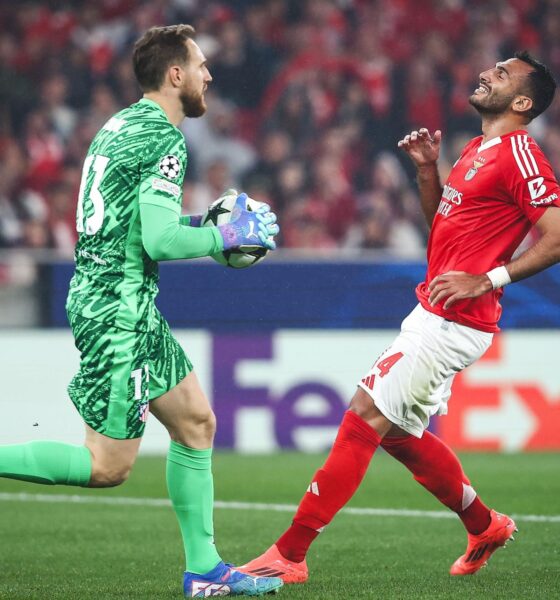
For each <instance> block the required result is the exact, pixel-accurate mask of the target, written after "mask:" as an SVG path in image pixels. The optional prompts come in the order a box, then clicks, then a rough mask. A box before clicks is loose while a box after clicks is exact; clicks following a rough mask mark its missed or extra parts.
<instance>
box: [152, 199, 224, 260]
mask: <svg viewBox="0 0 560 600" xmlns="http://www.w3.org/2000/svg"><path fill="white" fill-rule="evenodd" d="M140 219H141V221H142V243H143V245H144V249H145V250H146V252H147V253H148V256H149V257H150V258H151V259H152V260H155V261H162V260H178V259H184V258H199V257H202V256H211V255H212V254H216V253H217V252H220V251H221V250H222V249H223V239H222V236H221V235H220V234H219V232H218V230H217V228H216V227H189V226H185V225H182V224H181V222H180V219H179V215H177V214H175V213H174V212H173V211H172V210H169V209H167V208H162V207H161V206H155V205H152V204H145V203H141V204H140Z"/></svg>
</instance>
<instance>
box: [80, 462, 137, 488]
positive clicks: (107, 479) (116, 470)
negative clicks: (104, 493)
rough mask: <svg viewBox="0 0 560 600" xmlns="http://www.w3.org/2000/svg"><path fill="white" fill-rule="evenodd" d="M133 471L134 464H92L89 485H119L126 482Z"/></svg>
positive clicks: (99, 486)
mask: <svg viewBox="0 0 560 600" xmlns="http://www.w3.org/2000/svg"><path fill="white" fill-rule="evenodd" d="M131 471H132V465H113V466H107V465H96V464H95V463H94V464H93V465H92V470H91V478H90V480H89V487H95V488H108V487H117V486H118V485H121V484H122V483H124V482H125V481H126V480H127V479H128V476H129V475H130V472H131Z"/></svg>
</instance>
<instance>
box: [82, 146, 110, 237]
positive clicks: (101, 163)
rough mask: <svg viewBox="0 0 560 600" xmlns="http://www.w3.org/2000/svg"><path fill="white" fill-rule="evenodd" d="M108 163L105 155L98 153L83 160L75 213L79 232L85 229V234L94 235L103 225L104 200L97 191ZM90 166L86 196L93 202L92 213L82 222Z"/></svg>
mask: <svg viewBox="0 0 560 600" xmlns="http://www.w3.org/2000/svg"><path fill="white" fill-rule="evenodd" d="M108 164H109V159H108V158H107V157H106V156H100V155H99V154H92V155H91V156H88V157H87V158H86V160H85V161H84V168H83V169H82V180H81V181H80V191H79V193H78V211H77V214H76V229H77V231H78V232H80V233H81V232H83V231H85V232H86V234H87V235H94V234H96V233H97V232H98V231H99V230H100V229H101V225H103V217H104V216H105V201H104V200H103V196H102V195H101V192H100V191H99V185H100V183H101V180H102V179H103V174H104V173H105V169H106V168H107V165H108ZM92 168H93V171H94V176H93V183H92V184H91V189H90V190H89V194H88V197H89V199H90V200H91V202H92V204H93V214H91V215H90V216H89V217H88V218H87V219H85V223H84V198H85V195H86V185H87V179H88V176H89V172H90V170H91V169H92Z"/></svg>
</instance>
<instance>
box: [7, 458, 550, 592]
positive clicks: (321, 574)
mask: <svg viewBox="0 0 560 600" xmlns="http://www.w3.org/2000/svg"><path fill="white" fill-rule="evenodd" d="M323 458H324V457H323V456H317V455H303V454H296V453H284V454H279V455H274V456H240V455H235V454H230V453H219V452H218V453H216V454H215V459H214V474H215V488H216V500H219V501H223V502H229V501H241V502H250V503H256V502H259V503H275V504H297V502H298V501H299V499H300V497H301V495H302V493H303V491H304V490H305V488H306V486H307V485H308V483H309V480H310V477H311V475H312V473H313V472H314V470H315V469H316V468H317V467H318V466H319V465H320V464H321V462H322V460H323ZM462 458H463V461H464V466H465V469H466V471H467V473H468V474H469V476H470V477H471V479H472V482H473V485H474V486H475V487H476V488H477V489H478V491H479V493H480V494H481V497H482V498H483V499H484V500H485V501H486V502H487V503H488V504H489V505H490V506H492V507H495V508H497V509H498V510H501V511H503V512H507V513H509V514H516V515H520V518H519V520H518V526H519V533H518V534H517V535H516V541H515V542H512V543H510V544H509V545H508V547H507V549H505V550H498V551H497V552H496V554H495V555H494V556H493V558H492V560H491V561H490V565H489V567H488V568H487V569H483V570H482V571H481V572H479V573H478V574H477V575H475V576H472V577H466V578H452V577H450V576H449V575H448V569H449V566H450V564H451V563H452V562H453V560H455V558H456V557H457V556H458V555H459V554H461V553H462V552H463V550H464V547H465V540H466V536H465V533H464V530H463V528H462V526H461V524H460V522H459V520H458V519H455V518H454V519H447V518H426V517H410V516H406V517H405V516H371V515H370V516H365V515H356V514H344V513H342V514H340V515H338V516H337V517H336V518H335V520H334V522H333V523H332V524H331V526H330V527H329V528H328V529H327V530H326V531H325V533H323V534H322V535H321V536H319V539H318V540H317V542H316V543H315V544H314V546H313V548H312V549H311V552H310V554H309V560H308V563H309V567H310V573H311V577H310V580H309V582H308V583H307V584H305V585H298V586H286V587H284V588H283V589H282V590H281V592H280V594H281V595H280V596H277V597H278V598H279V600H280V599H281V598H286V599H288V598H290V599H291V598H301V599H303V600H305V599H323V598H371V599H389V600H393V599H395V600H400V599H402V600H408V599H414V600H416V599H426V600H428V599H430V600H435V599H442V600H443V599H445V600H450V599H457V600H465V599H467V600H468V599H473V598H480V599H492V600H493V599H502V598H503V599H504V600H505V599H507V600H522V599H523V600H524V599H527V598H530V599H531V600H535V599H543V600H553V599H555V598H560V544H559V539H560V518H558V515H560V469H559V459H560V456H559V455H558V454H524V455H491V454H466V455H463V457H462ZM20 492H24V493H27V494H33V495H35V494H57V495H61V494H68V495H73V494H79V495H80V496H93V497H95V498H120V497H131V498H139V499H145V498H166V489H165V479H164V459H163V458H159V457H142V458H140V459H139V460H138V463H137V465H136V467H135V470H134V472H133V475H132V477H131V479H130V480H129V481H128V482H127V483H126V484H125V485H124V486H121V487H119V488H115V489H111V490H82V489H77V488H68V487H59V486H56V487H46V486H35V485H32V484H22V483H19V482H13V481H8V480H0V598H2V599H8V600H16V599H37V600H39V599H41V600H43V599H48V600H51V599H52V600H73V599H76V600H78V599H79V600H87V599H95V600H104V599H135V600H138V599H150V600H157V599H164V598H165V599H168V600H172V599H179V598H181V597H182V595H181V573H182V568H183V563H182V550H181V544H180V538H179V532H178V528H177V526H176V523H175V518H174V514H173V512H172V510H171V508H170V507H169V506H167V505H165V504H164V505H162V506H149V505H143V504H142V503H141V502H140V503H139V504H138V505H130V504H121V505H119V504H99V503H95V504H93V503H84V504H79V503H76V502H60V501H59V502H56V503H54V502H39V501H37V500H38V499H37V498H36V497H33V498H28V500H30V501H25V502H24V501H21V500H17V499H15V497H14V496H13V495H14V494H16V493H20ZM350 506H352V507H371V508H376V507H377V508H392V509H418V510H428V511H439V510H441V509H442V507H441V506H440V505H439V504H438V503H437V501H435V500H434V499H433V498H432V497H431V496H430V495H429V494H428V493H427V492H426V491H424V490H423V489H422V488H421V487H420V486H419V485H418V484H417V483H415V482H414V481H413V480H412V478H411V476H410V474H409V473H408V472H407V471H406V470H405V469H404V468H403V467H402V466H401V465H400V464H398V463H396V462H395V461H394V460H392V459H391V458H390V457H388V456H387V455H383V454H382V453H379V455H377V456H376V457H375V458H374V460H373V462H372V466H371V467H370V470H369V472H368V474H367V476H366V480H365V482H364V484H363V485H362V487H361V489H360V490H359V492H358V494H356V496H355V497H354V498H353V500H352V502H351V503H350ZM522 515H541V516H549V517H555V516H556V518H549V519H548V520H541V521H536V520H526V519H523V518H522ZM290 519H291V513H290V512H274V511H271V510H255V509H244V510H233V509H231V508H218V509H217V510H216V513H215V526H216V542H217V544H218V547H219V549H220V551H221V553H222V556H223V557H224V558H225V559H226V560H227V561H231V562H235V563H238V564H240V563H243V562H246V561H247V560H249V559H251V558H253V557H254V556H256V555H257V554H258V553H260V552H261V551H263V550H264V549H266V548H267V547H268V546H269V545H270V544H271V543H272V542H273V541H274V540H275V539H276V537H277V536H278V535H279V534H280V533H281V532H282V531H283V530H284V528H285V527H286V526H287V524H288V523H289V522H290Z"/></svg>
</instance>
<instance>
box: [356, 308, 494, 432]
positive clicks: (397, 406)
mask: <svg viewBox="0 0 560 600" xmlns="http://www.w3.org/2000/svg"><path fill="white" fill-rule="evenodd" d="M492 338H493V334H492V333H487V332H485V331H479V330H478V329H473V328H472V327H466V326H465V325H459V324H458V323H454V322H453V321H448V320H446V319H444V318H443V317H440V316H438V315H434V314H433V313H431V312H428V311H427V310H426V309H425V308H423V307H422V306H421V305H420V304H418V305H417V306H416V308H415V309H414V310H413V311H412V312H411V313H410V314H409V315H408V316H407V317H406V318H405V320H404V321H403V322H402V325H401V332H400V334H399V335H398V337H397V338H396V339H395V341H394V342H393V343H392V344H391V346H390V347H389V348H387V350H385V351H384V352H383V354H382V355H381V356H380V357H379V358H378V359H377V360H376V361H375V364H374V365H373V367H372V368H371V369H370V371H369V372H368V373H367V375H366V376H365V377H364V378H363V379H362V380H361V382H360V383H359V384H358V385H359V387H361V388H362V389H363V390H364V391H365V392H367V393H368V394H369V395H370V396H371V397H372V399H373V401H374V403H375V405H376V406H377V408H378V409H379V410H380V411H381V412H382V413H383V414H384V415H385V416H386V417H387V419H389V420H390V421H391V422H392V423H394V424H395V425H398V426H399V427H400V428H401V429H404V430H405V431H407V432H408V433H411V434H412V435H414V436H416V437H422V434H423V433H424V430H425V429H426V428H427V427H428V423H429V421H430V417H431V416H432V415H435V414H438V415H445V414H447V401H448V400H449V396H451V384H452V383H453V378H454V377H455V375H456V374H457V373H459V372H460V371H462V370H463V369H465V368H466V367H468V366H469V365H470V364H472V363H473V362H474V361H475V360H477V359H478V358H480V357H481V356H482V355H483V354H484V353H485V352H486V350H488V348H489V347H490V344H491V343H492Z"/></svg>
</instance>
